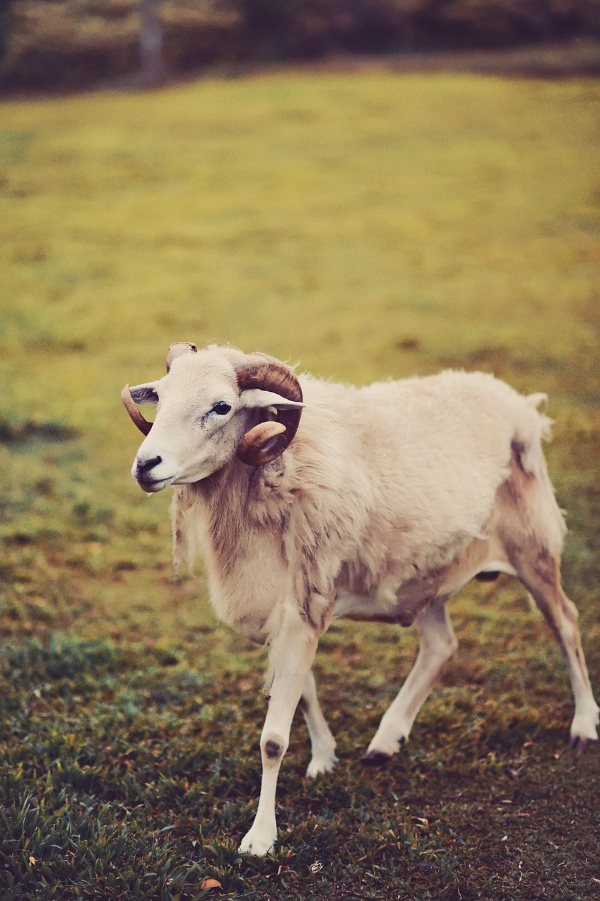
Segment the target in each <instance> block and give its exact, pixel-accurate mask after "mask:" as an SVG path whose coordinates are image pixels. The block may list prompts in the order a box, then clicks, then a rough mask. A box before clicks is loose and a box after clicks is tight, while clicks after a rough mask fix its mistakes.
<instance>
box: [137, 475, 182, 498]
mask: <svg viewBox="0 0 600 901" xmlns="http://www.w3.org/2000/svg"><path fill="white" fill-rule="evenodd" d="M174 479H175V476H169V478H168V479H145V478H143V476H135V480H136V482H137V483H138V485H139V486H140V488H141V489H142V491H145V492H146V494H156V492H157V491H162V489H163V488H168V486H169V485H171V484H172V482H173V480H174Z"/></svg>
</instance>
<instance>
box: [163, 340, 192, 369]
mask: <svg viewBox="0 0 600 901" xmlns="http://www.w3.org/2000/svg"><path fill="white" fill-rule="evenodd" d="M190 353H191V354H196V353H198V348H197V347H196V345H195V344H192V343H191V341H177V343H176V344H171V346H170V348H169V353H168V354H167V372H168V371H169V370H170V368H171V364H172V363H173V360H174V359H175V357H180V356H181V355H182V354H190Z"/></svg>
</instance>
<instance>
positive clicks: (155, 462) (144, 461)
mask: <svg viewBox="0 0 600 901" xmlns="http://www.w3.org/2000/svg"><path fill="white" fill-rule="evenodd" d="M161 463H162V457H161V456H158V455H155V456H148V457H145V456H143V455H138V456H137V457H136V458H135V461H134V464H133V468H132V471H131V472H132V475H133V477H134V479H135V480H136V482H137V483H138V485H139V486H140V488H141V489H142V490H143V491H147V492H148V493H151V492H154V491H158V490H160V487H162V481H163V480H162V479H160V478H157V474H156V472H155V470H156V467H157V466H159V465H160V464H161Z"/></svg>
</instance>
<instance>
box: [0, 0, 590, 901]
mask: <svg viewBox="0 0 600 901" xmlns="http://www.w3.org/2000/svg"><path fill="white" fill-rule="evenodd" d="M0 36H1V45H0V90H1V91H2V94H1V96H0V542H1V556H0V637H1V639H2V641H1V646H0V712H1V714H2V721H3V723H6V724H7V728H6V730H5V732H3V733H2V735H1V736H0V800H1V801H2V805H1V809H0V890H1V891H0V894H2V897H6V898H11V899H12V898H13V897H14V898H21V897H40V898H45V897H58V898H61V899H65V901H66V899H70V898H75V897H81V896H82V893H83V894H84V895H85V896H86V897H94V898H99V899H105V898H109V897H110V898H112V897H114V898H118V897H122V898H130V897H138V896H139V897H149V898H164V899H165V901H170V899H172V898H180V899H187V898H196V897H198V898H202V897H206V896H207V895H206V894H202V892H203V891H204V890H203V889H202V884H203V883H202V880H203V879H205V878H206V879H211V878H212V879H216V880H217V881H218V882H219V883H220V886H221V889H222V892H221V894H223V895H226V896H227V897H232V898H233V897H241V898H244V899H248V901H249V899H262V898H282V897H286V898H288V897H289V898H290V899H292V898H293V899H298V901H307V899H310V898H313V897H314V898H318V899H323V898H332V899H333V898H335V899H336V901H346V898H347V899H348V901H355V899H356V897H361V898H364V899H367V898H373V899H377V901H390V899H392V898H394V901H395V899H396V898H398V899H401V901H412V899H415V901H417V899H418V901H421V899H422V898H423V897H431V898H439V899H444V901H460V899H470V901H474V899H476V898H485V899H486V901H487V899H493V898H498V899H505V898H509V897H510V898H511V899H518V901H531V898H534V897H542V896H545V897H548V898H561V899H563V898H564V899H571V898H572V899H580V898H586V897H594V890H595V889H597V885H596V883H597V881H598V880H597V878H596V877H597V876H598V875H599V874H598V872H597V860H598V859H599V855H600V848H599V847H598V841H599V836H600V832H599V830H598V829H597V821H596V820H597V803H596V802H595V801H594V797H593V791H591V790H590V786H592V785H593V784H594V779H595V778H596V776H597V756H596V757H594V754H596V755H597V751H593V750H592V751H591V752H590V754H588V755H587V756H585V757H584V758H582V759H581V760H580V761H579V762H578V763H577V765H575V763H574V762H573V760H572V759H571V758H568V755H563V754H562V748H563V742H564V739H565V736H566V734H567V729H568V723H569V720H570V717H571V715H572V703H571V700H570V695H569V688H568V681H567V675H566V672H565V668H564V664H563V662H562V659H561V657H560V652H559V650H558V648H557V647H556V645H555V644H554V643H553V642H552V640H551V638H550V637H549V635H548V630H547V629H546V626H545V624H544V623H543V622H542V621H541V620H540V619H539V617H537V616H536V614H535V613H534V612H532V610H531V609H530V607H529V606H528V604H527V599H526V595H525V592H524V589H523V588H522V586H520V585H519V584H518V583H516V581H511V580H509V579H508V578H506V579H502V580H501V581H500V583H499V584H498V585H479V584H477V585H470V586H468V587H467V589H466V590H465V591H463V592H462V593H461V595H460V597H459V598H457V599H456V600H455V601H453V602H452V606H451V610H452V616H453V621H454V624H455V628H456V631H457V634H458V637H459V639H460V642H461V647H460V651H459V655H458V657H457V661H456V663H454V664H452V665H451V666H450V668H449V670H448V671H447V673H446V675H445V676H444V679H443V681H442V683H441V685H440V687H439V688H438V689H436V692H435V693H434V696H433V697H432V698H431V700H430V701H428V703H427V705H426V706H425V708H424V710H423V712H422V714H421V715H420V717H419V720H418V723H417V725H416V730H415V733H414V741H413V740H412V739H411V745H410V749H409V750H410V753H407V754H403V755H398V760H397V761H396V762H395V763H394V764H393V767H392V770H391V771H387V772H384V773H382V774H365V773H364V771H363V770H362V769H361V768H360V767H359V766H358V763H357V756H358V754H359V751H360V749H362V748H364V747H366V745H367V743H368V741H369V739H370V737H371V735H372V734H373V732H374V729H375V728H376V724H377V721H378V719H379V717H380V715H381V713H382V711H383V710H384V709H385V707H386V705H387V704H388V703H389V702H390V700H391V698H392V697H393V695H394V694H395V692H396V690H397V687H398V685H399V683H400V682H401V680H402V678H404V676H405V674H406V673H407V671H408V668H409V666H410V664H411V661H412V659H413V657H414V653H415V644H416V642H415V636H414V633H413V631H412V630H395V629H391V628H384V627H379V626H373V625H371V626H365V625H363V624H355V623H347V624H336V625H335V626H334V627H332V629H331V630H330V631H329V632H328V634H327V635H326V636H325V637H324V639H323V641H322V643H321V644H322V650H323V652H322V653H320V654H319V655H318V658H317V665H316V669H317V676H318V679H319V682H320V684H321V694H322V701H323V706H324V709H325V711H326V714H327V716H328V718H329V719H330V721H331V723H332V727H333V730H334V732H335V733H336V736H337V737H339V748H340V757H341V762H340V765H339V768H338V770H337V771H336V774H334V776H332V777H331V780H323V781H320V782H318V783H317V784H315V785H314V786H308V785H307V783H306V781H305V780H303V772H304V769H305V766H306V760H307V756H308V748H307V739H306V734H305V731H304V730H303V727H302V725H301V723H298V724H297V726H296V727H295V731H294V738H293V744H292V747H291V749H290V753H289V755H288V756H287V757H286V764H285V767H284V769H285V773H284V775H283V776H282V779H283V783H282V785H283V788H282V793H281V796H280V797H281V799H282V801H281V803H282V804H285V805H286V813H285V821H286V822H287V823H288V824H289V826H290V829H291V830H292V834H291V837H290V836H288V835H287V833H286V834H285V835H284V841H283V843H282V846H281V848H280V849H279V850H278V851H277V852H276V858H275V859H273V860H270V861H268V862H262V863H261V864H256V863H255V862H254V863H253V862H252V861H244V862H241V861H240V860H239V859H238V858H237V856H236V848H237V841H238V840H239V838H240V837H241V835H242V834H243V832H244V831H245V828H247V824H248V823H249V822H250V819H251V816H252V811H253V807H252V798H253V797H254V793H255V788H256V784H257V781H258V770H259V767H260V759H259V757H258V755H257V753H256V748H257V743H258V735H259V731H260V722H261V718H262V716H263V714H264V701H263V698H262V696H261V695H260V693H259V692H260V687H261V684H262V671H263V667H264V655H263V652H262V650H261V649H255V648H251V647H250V646H249V644H248V642H246V641H244V640H242V639H240V638H238V637H237V636H235V635H233V634H232V633H231V632H229V630H227V629H225V628H224V627H222V626H219V625H218V624H217V623H216V622H215V619H214V616H213V614H212V612H211V608H210V605H209V603H208V599H207V591H206V584H205V578H204V573H203V570H202V567H201V566H199V567H198V573H197V577H196V578H195V579H193V580H192V579H183V580H181V581H180V582H174V581H173V578H172V568H171V563H170V537H169V531H170V529H169V522H168V504H169V496H168V494H167V493H166V492H165V493H163V494H160V495H158V496H152V497H151V498H148V497H146V496H145V495H143V494H142V492H140V490H139V489H138V488H137V486H136V484H135V483H134V481H133V479H132V478H131V476H130V467H131V463H132V460H133V456H134V454H135V451H136V449H137V446H138V444H139V435H138V433H137V432H136V430H135V429H134V427H133V426H132V424H131V422H130V420H129V418H128V417H127V414H126V413H125V411H124V410H123V408H122V405H121V401H120V390H121V388H122V386H123V385H124V384H125V383H126V382H130V383H132V384H135V383H138V382H142V381H146V380H149V379H153V378H156V377H158V376H159V375H160V374H161V373H162V372H164V365H165V356H166V352H167V348H168V346H169V344H170V343H172V342H174V341H194V342H196V343H197V344H199V345H204V344H207V343H210V342H230V343H233V344H236V345H238V346H240V347H241V348H242V349H244V350H246V351H253V350H261V351H264V352H267V353H270V354H273V355H274V356H276V357H278V358H280V359H283V360H286V361H289V362H291V363H298V364H299V371H302V370H310V371H312V372H314V373H315V374H316V375H319V376H323V377H326V378H332V379H340V380H345V381H349V382H353V383H355V384H364V383H366V382H369V381H371V380H374V379H386V378H390V377H404V376H411V375H424V374H427V373H430V372H435V371H437V370H439V369H440V368H444V367H458V368H465V369H483V370H485V371H488V372H493V373H494V374H496V375H497V376H500V377H502V378H505V379H506V380H508V381H509V382H511V383H512V384H513V385H514V386H515V387H516V388H518V389H519V390H521V391H524V392H534V391H546V392H547V393H548V394H549V402H548V406H547V412H548V415H549V416H551V417H552V418H553V419H554V420H555V426H554V439H553V442H552V443H551V444H550V445H548V447H547V455H548V460H549V466H550V471H551V475H552V478H553V481H554V484H555V486H556V490H557V495H558V499H559V501H560V504H561V506H563V507H564V508H565V509H566V510H567V513H568V525H569V534H568V536H567V541H566V547H565V556H564V566H563V572H564V578H565V584H566V588H567V592H568V593H569V594H570V595H571V596H572V598H573V600H574V601H575V602H576V604H577V606H578V607H579V610H580V612H581V619H580V624H581V628H582V635H583V644H584V647H585V651H586V654H587V657H588V663H589V667H590V675H591V678H592V682H593V684H594V685H595V686H596V687H597V688H598V686H599V684H600V622H599V618H598V609H599V603H600V584H599V581H598V569H597V556H598V550H599V538H598V528H597V523H598V514H599V512H600V480H599V477H598V466H597V461H598V459H599V457H600V407H599V400H600V365H599V361H598V337H599V333H600V292H599V286H600V241H599V240H598V239H599V225H600V181H599V178H598V175H599V172H600V132H599V123H600V83H599V82H598V77H597V76H598V72H599V71H600V67H599V60H600V53H599V47H600V43H599V38H600V4H599V3H598V2H597V0H531V2H529V0H520V2H517V0H345V2H342V0H253V2H250V0H207V2H201V0H199V2H192V0H162V2H158V0H144V2H140V3H135V2H133V0H0ZM374 660H376V661H377V663H378V665H377V667H374V666H373V661H374ZM405 799H407V800H405ZM507 799H508V800H507ZM473 811H477V814H476V815H474V814H473ZM528 817H529V819H528ZM595 818H596V819H595ZM573 824H576V825H573ZM315 830H318V831H315ZM316 835H318V839H317V838H315V836H316ZM505 838H506V839H507V841H505ZM348 849H350V851H349V850H348ZM549 849H551V850H549ZM548 855H553V856H551V857H549V856H548ZM32 860H33V863H32ZM549 860H551V861H552V865H549V864H548V861H549ZM192 862H193V863H192ZM594 867H596V869H594ZM594 873H595V876H594V875H593V874H594ZM265 874H266V877H265ZM290 874H291V875H290ZM294 874H295V875H294ZM42 877H43V880H45V882H43V881H42ZM269 879H270V880H271V881H270V882H269V881H268V880H269ZM11 880H12V881H11ZM213 888H214V886H213ZM342 889H343V891H342ZM209 890H210V886H209V887H208V888H206V891H207V892H208V891H209ZM346 890H347V893H346V894H344V891H346ZM356 892H358V893H359V895H357V894H356ZM424 892H426V894H424Z"/></svg>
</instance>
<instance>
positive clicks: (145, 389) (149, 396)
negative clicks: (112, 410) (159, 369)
mask: <svg viewBox="0 0 600 901" xmlns="http://www.w3.org/2000/svg"><path fill="white" fill-rule="evenodd" d="M129 392H130V394H131V396H132V398H133V400H134V401H135V402H136V404H157V403H158V394H157V391H156V382H146V384H145V385H133V387H130V388H129Z"/></svg>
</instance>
